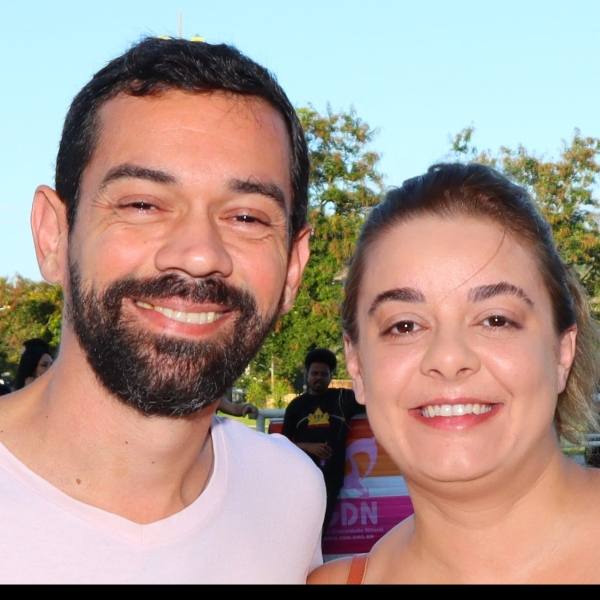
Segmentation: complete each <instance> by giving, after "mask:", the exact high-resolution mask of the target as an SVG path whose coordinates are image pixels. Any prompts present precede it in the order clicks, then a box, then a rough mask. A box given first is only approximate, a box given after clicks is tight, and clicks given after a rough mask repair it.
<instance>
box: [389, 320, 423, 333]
mask: <svg viewBox="0 0 600 600" xmlns="http://www.w3.org/2000/svg"><path fill="white" fill-rule="evenodd" d="M419 329H421V327H420V326H419V325H417V324H416V323H415V322H414V321H400V322H398V323H396V324H395V325H393V326H392V327H391V328H390V333H392V334H395V335H408V334H411V333H415V331H419Z"/></svg>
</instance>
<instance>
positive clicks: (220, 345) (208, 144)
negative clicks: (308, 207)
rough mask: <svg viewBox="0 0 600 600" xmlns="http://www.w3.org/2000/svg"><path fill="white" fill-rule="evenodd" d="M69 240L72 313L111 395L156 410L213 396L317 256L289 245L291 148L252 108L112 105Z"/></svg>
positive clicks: (219, 97)
mask: <svg viewBox="0 0 600 600" xmlns="http://www.w3.org/2000/svg"><path fill="white" fill-rule="evenodd" d="M99 117H100V119H99V132H100V134H99V139H98V143H97V145H96V148H95V151H94V154H93V156H92V159H91V161H90V163H89V165H88V167H87V168H86V170H85V172H84V175H83V179H82V185H81V190H80V199H79V205H78V209H77V210H78V212H77V217H76V220H75V225H74V227H73V231H72V232H71V235H70V239H69V249H68V255H69V256H68V276H67V277H66V279H67V282H68V283H67V286H66V287H67V300H68V302H67V307H68V312H67V317H68V319H69V323H70V325H71V327H72V329H73V330H74V331H75V332H76V334H77V337H78V340H79V343H80V345H81V346H82V348H83V349H84V351H85V352H86V355H87V357H88V361H89V363H90V364H91V366H92V368H93V369H94V371H95V372H96V374H97V375H98V377H99V379H100V381H101V382H102V384H103V385H104V386H105V387H106V388H107V389H108V390H109V391H110V392H111V393H113V394H114V395H116V396H118V397H120V398H121V399H122V400H124V401H126V402H128V403H130V404H133V405H135V406H137V407H138V408H139V409H140V410H142V411H143V412H146V413H149V414H168V415H183V414H189V413H190V412H194V411H196V410H198V409H200V408H202V407H203V406H205V405H207V404H208V403H210V402H212V401H214V400H216V399H218V397H219V396H220V394H222V392H223V391H224V390H225V389H226V388H227V387H228V386H230V385H231V384H232V383H233V381H234V380H235V379H236V378H237V377H238V376H239V375H240V374H241V372H242V371H243V369H244V368H245V366H246V365H247V363H248V361H249V360H250V358H251V357H252V356H253V354H254V353H255V352H256V351H257V349H258V347H259V346H260V344H261V343H262V340H263V339H264V336H265V335H266V334H267V333H268V331H269V330H270V328H271V326H272V324H273V322H274V320H275V319H276V318H277V316H278V315H279V314H280V313H282V312H285V311H287V310H289V308H290V307H291V304H292V302H293V299H294V297H295V293H296V291H297V286H298V284H299V278H300V275H301V272H302V269H303V267H304V265H305V263H306V260H307V258H308V250H307V241H308V239H307V238H308V236H307V232H306V231H305V232H302V234H301V235H300V236H299V237H297V238H296V241H295V242H294V243H293V244H292V245H291V250H290V251H289V252H288V250H289V248H290V245H289V240H288V234H287V230H288V219H289V215H290V213H291V193H292V192H291V178H290V145H289V140H288V136H287V132H286V128H285V125H284V122H283V120H282V119H281V117H280V116H279V115H278V113H277V112H276V111H275V110H274V109H272V108H271V107H270V106H268V105H267V104H265V103H263V102H262V101H260V100H256V99H245V98H240V97H232V96H229V95H225V94H220V93H214V94H202V95H199V94H188V93H184V92H179V91H173V92H167V93H164V94H162V95H159V96H155V97H145V98H133V97H129V96H125V97H118V98H116V99H114V100H110V101H109V102H107V103H106V105H104V106H103V107H102V108H101V109H100V112H99Z"/></svg>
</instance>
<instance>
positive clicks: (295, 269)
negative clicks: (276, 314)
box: [280, 225, 312, 315]
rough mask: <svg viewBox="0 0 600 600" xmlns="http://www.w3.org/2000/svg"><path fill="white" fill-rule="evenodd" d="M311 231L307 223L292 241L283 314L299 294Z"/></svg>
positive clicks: (307, 256) (308, 251) (308, 250)
mask: <svg viewBox="0 0 600 600" xmlns="http://www.w3.org/2000/svg"><path fill="white" fill-rule="evenodd" d="M311 231H312V228H311V226H310V225H305V226H304V227H303V228H302V229H301V230H300V232H299V233H298V235H297V236H296V238H295V239H294V241H293V243H292V249H291V251H290V256H289V259H288V267H287V277H286V280H285V287H284V289H283V302H282V303H281V311H280V314H282V315H283V314H285V313H287V312H289V311H290V310H291V308H292V305H293V304H294V300H295V299H296V295H297V294H298V288H299V287H300V282H301V281H302V273H303V272H304V267H306V264H307V263H308V259H309V257H310V248H309V242H310V232H311Z"/></svg>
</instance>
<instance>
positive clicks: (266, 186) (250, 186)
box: [229, 178, 288, 213]
mask: <svg viewBox="0 0 600 600" xmlns="http://www.w3.org/2000/svg"><path fill="white" fill-rule="evenodd" d="M229 189H230V191H232V192H239V193H242V194H260V195H261V196H267V197H268V198H271V199H272V200H275V202H277V204H279V205H280V206H281V208H282V209H283V210H284V211H285V212H286V213H287V210H288V207H287V204H286V201H285V194H284V193H283V190H282V189H281V188H280V187H279V186H278V185H276V184H274V183H265V182H262V181H256V180H255V179H235V178H234V179H231V180H230V181H229Z"/></svg>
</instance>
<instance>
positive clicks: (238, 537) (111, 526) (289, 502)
mask: <svg viewBox="0 0 600 600" xmlns="http://www.w3.org/2000/svg"><path fill="white" fill-rule="evenodd" d="M307 181H308V159H307V150H306V146H305V142H304V138H303V135H302V131H301V127H300V124H299V122H298V119H297V117H296V115H295V113H294V110H293V107H292V106H291V105H290V103H289V101H288V99H287V98H286V96H285V94H284V93H283V91H282V90H281V88H280V87H279V86H278V85H277V84H276V82H275V81H274V79H273V78H272V76H271V75H270V74H269V73H268V72H267V71H266V70H265V69H263V68H262V67H260V66H259V65H257V64H255V63H254V62H252V61H251V60H249V59H248V58H246V57H244V56H243V55H242V54H240V53H239V52H238V51H237V50H235V49H234V48H231V47H228V46H225V45H220V46H211V45H208V44H204V43H194V42H187V41H184V40H158V39H147V40H144V41H142V42H141V43H139V44H138V45H137V46H134V47H133V48H132V49H131V50H129V51H128V52H127V53H125V54H124V55H123V56H121V57H119V58H117V59H115V60H113V61H112V62H110V63H109V64H108V65H107V66H106V67H105V68H103V69H102V70H101V71H99V72H98V73H97V74H96V75H95V76H94V77H93V79H92V80H91V81H90V82H89V83H88V84H87V85H86V86H85V87H84V88H83V90H82V91H81V92H80V93H79V94H78V95H77V97H76V98H75V100H74V101H73V104H72V105H71V108H70V110H69V113H68V115H67V118H66V121H65V126H64V130H63V136H62V140H61V143H60V147H59V152H58V158H57V163H56V191H54V190H52V189H50V188H49V187H46V186H41V187H39V188H38V190H37V191H36V194H35V198H34V206H33V212H32V228H33V233H34V239H35V245H36V252H37V257H38V261H39V264H40V268H41V272H42V274H43V276H44V277H45V279H47V280H48V281H51V282H60V283H62V285H63V289H64V294H65V309H64V322H63V330H62V341H61V346H60V352H59V355H58V357H57V359H56V362H55V363H54V365H53V366H52V368H51V369H50V370H49V371H48V373H46V374H45V375H44V376H43V377H40V378H39V379H37V380H36V381H35V382H34V383H33V384H31V385H30V386H28V387H27V388H25V389H24V390H23V391H22V392H19V393H15V394H14V395H12V396H8V397H7V399H6V401H3V403H2V405H1V406H0V441H1V442H2V444H3V445H2V446H1V447H0V490H1V491H0V505H1V506H2V520H1V523H2V524H1V525H0V533H1V534H0V539H1V540H2V541H1V542H0V547H1V548H2V553H1V556H0V580H1V581H2V582H4V583H7V582H28V583H38V582H39V583H42V582H44V583H47V582H85V583H97V582H112V583H124V582H127V583H159V582H162V583H167V582H168V583H188V582H203V583H222V582H228V583H235V582H248V583H249V582H272V583H274V582H289V583H291V582H298V583H300V582H301V581H303V580H304V578H305V576H306V573H307V572H308V571H309V570H310V569H311V568H312V567H313V566H315V564H317V563H318V562H319V561H320V550H319V548H318V546H319V534H320V520H321V518H322V513H323V509H324V505H325V498H324V490H323V489H322V484H321V482H320V481H319V480H320V475H319V473H318V472H317V470H316V469H314V468H313V465H312V463H310V461H308V460H306V459H305V457H304V456H303V455H302V453H301V452H297V450H296V449H295V448H293V447H292V446H290V445H289V444H288V443H287V441H282V439H281V438H279V439H278V438H277V437H268V436H262V435H260V434H257V433H254V432H252V431H251V430H250V429H248V428H246V427H244V426H243V425H241V424H239V423H236V422H234V421H231V420H228V419H223V420H220V419H217V418H216V417H214V413H215V411H216V408H217V401H218V400H219V399H220V398H221V396H222V394H223V393H224V392H225V390H226V389H227V388H228V387H230V386H231V384H232V383H233V381H234V380H235V379H236V378H237V377H238V376H239V375H240V374H241V373H242V371H243V370H244V368H245V367H246V365H247V363H248V361H249V360H250V358H251V357H252V356H253V355H254V353H255V352H256V351H257V349H258V348H259V346H260V344H261V343H262V340H263V339H264V337H265V335H266V334H267V333H268V331H269V330H270V329H271V326H272V325H273V323H274V322H275V320H276V319H277V317H278V315H279V314H281V313H284V312H286V311H288V310H289V309H290V307H291V305H292V302H293V300H294V297H295V295H296V292H297V290H298V286H299V283H300V277H301V274H302V270H303V268H304V266H305V264H306V261H307V259H308V254H309V251H308V237H309V228H308V226H306V224H305V219H306V202H307V200H306V198H307ZM292 468H295V469H298V470H299V472H300V475H299V476H296V474H290V469H292Z"/></svg>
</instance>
